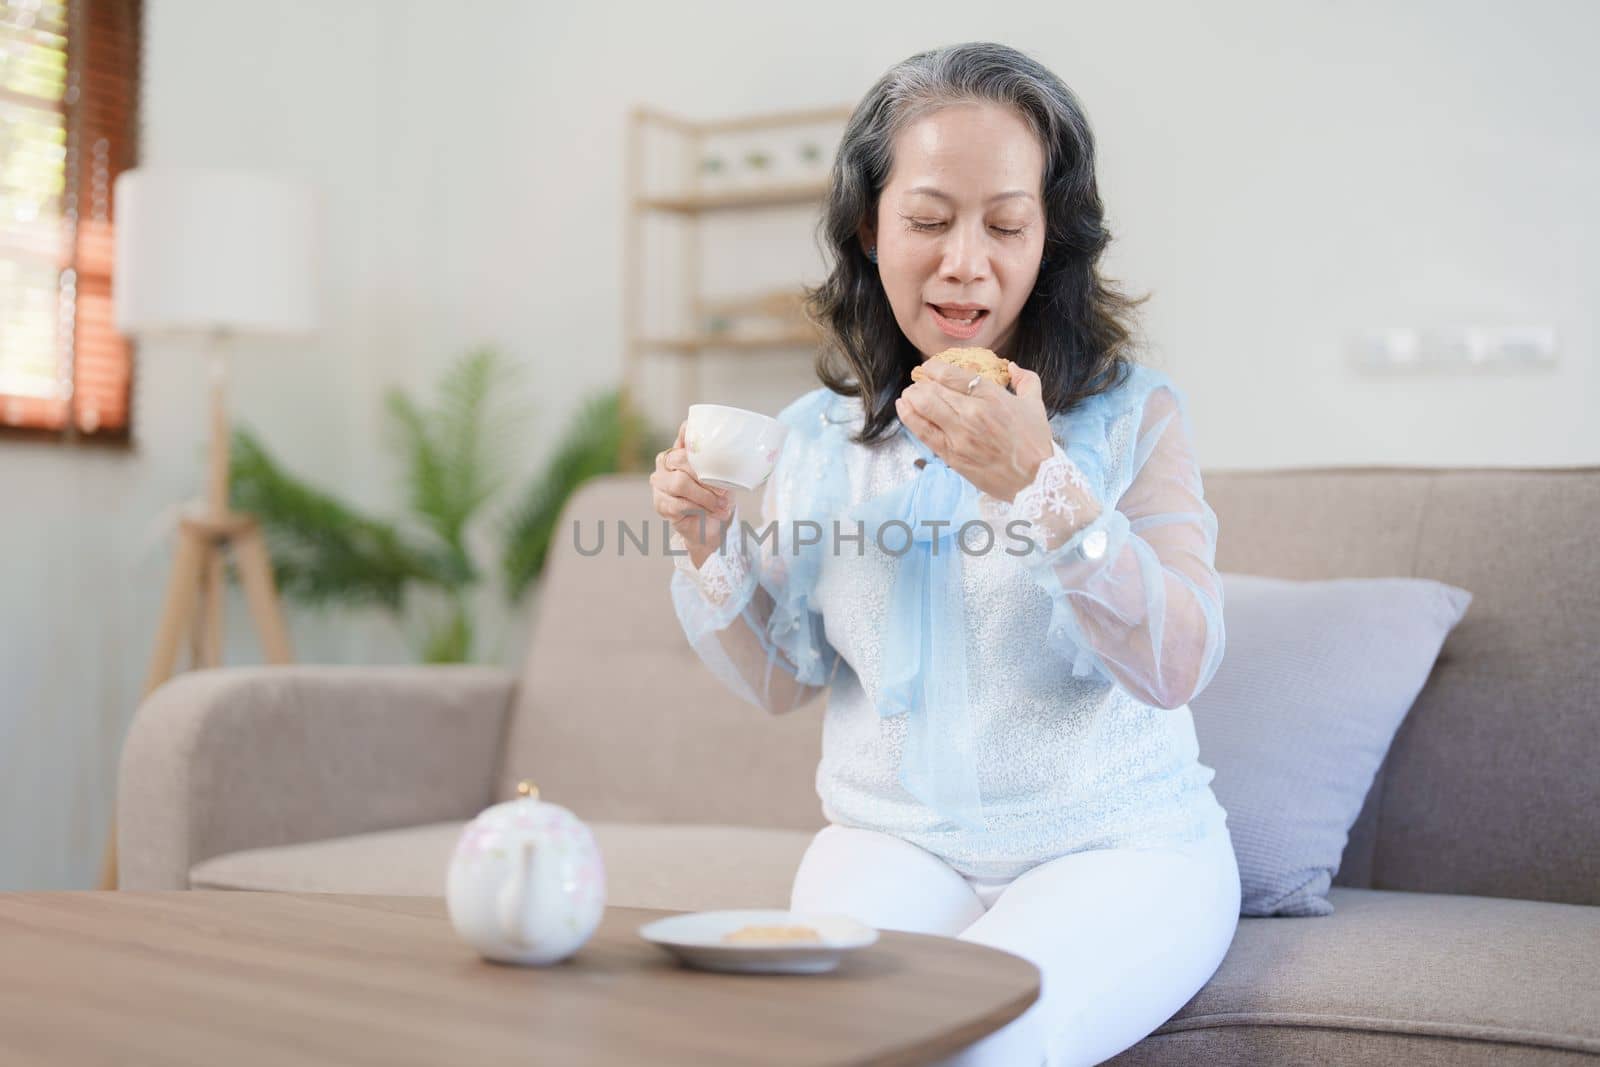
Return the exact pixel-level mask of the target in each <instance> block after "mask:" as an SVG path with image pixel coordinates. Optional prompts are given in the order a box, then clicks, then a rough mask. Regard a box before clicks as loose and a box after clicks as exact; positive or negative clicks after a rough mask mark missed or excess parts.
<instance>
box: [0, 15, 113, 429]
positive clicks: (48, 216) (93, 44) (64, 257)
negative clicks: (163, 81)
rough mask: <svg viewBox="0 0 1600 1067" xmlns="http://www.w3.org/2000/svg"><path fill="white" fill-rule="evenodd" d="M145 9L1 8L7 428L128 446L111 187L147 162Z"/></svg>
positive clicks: (1, 343)
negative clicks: (142, 144) (142, 135)
mask: <svg viewBox="0 0 1600 1067" xmlns="http://www.w3.org/2000/svg"><path fill="white" fill-rule="evenodd" d="M142 7H143V0H0V432H3V433H5V434H6V435H7V436H24V437H38V438H48V439H54V440H62V441H68V440H85V441H106V442H118V443H125V442H126V441H127V440H128V439H129V431H130V425H129V421H130V412H129V397H130V393H131V386H132V373H133V350H132V346H131V344H130V343H129V342H128V341H127V340H125V339H124V338H123V337H122V336H121V335H120V334H118V333H117V331H116V328H115V326H114V325H113V321H112V306H111V267H112V258H113V249H114V247H115V246H114V243H113V242H114V237H113V235H114V229H113V227H114V224H115V220H114V218H113V217H112V215H113V212H112V200H111V193H112V183H113V182H114V181H115V180H116V177H117V175H118V174H120V173H121V172H122V171H123V170H125V169H127V168H129V167H132V166H134V165H135V164H136V163H137V159H138V121H139V120H138V96H139V63H140V53H141V49H140V35H141V28H142Z"/></svg>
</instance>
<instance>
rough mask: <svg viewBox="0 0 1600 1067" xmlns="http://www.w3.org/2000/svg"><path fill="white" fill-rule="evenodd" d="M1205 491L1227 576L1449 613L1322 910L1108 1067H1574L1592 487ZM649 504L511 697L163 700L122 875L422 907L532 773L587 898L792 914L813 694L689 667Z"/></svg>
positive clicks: (539, 640)
mask: <svg viewBox="0 0 1600 1067" xmlns="http://www.w3.org/2000/svg"><path fill="white" fill-rule="evenodd" d="M1206 488H1207V495H1208V497H1209V499H1210V500H1211V501H1212V503H1213V505H1214V507H1215V508H1216V510H1217V513H1218V515H1219V517H1220V520H1221V531H1222V534H1221V543H1220V546H1219V552H1220V558H1219V561H1218V563H1219V566H1220V567H1221V568H1222V569H1223V570H1228V571H1243V572H1250V573H1258V574H1269V575H1277V576H1283V577H1297V578H1326V577H1338V576H1377V575H1421V576H1427V577H1432V578H1437V579H1440V580H1442V581H1446V582H1450V583H1453V584H1456V585H1459V586H1462V587H1463V588H1466V589H1469V590H1471V591H1472V592H1473V593H1474V594H1475V600H1474V602H1473V606H1472V610H1471V612H1470V613H1469V614H1468V616H1467V618H1466V619H1465V620H1464V622H1463V623H1462V624H1461V626H1459V627H1458V628H1457V629H1456V631H1455V632H1454V633H1453V634H1452V635H1451V637H1450V640H1449V642H1448V643H1447V644H1446V645H1445V648H1444V651H1443V653H1442V656H1441V658H1440V661H1439V664H1438V666H1437V668H1436V669H1435V671H1434V674H1433V677H1432V678H1431V679H1430V681H1429V684H1428V686H1427V688H1426V689H1425V690H1424V691H1423V693H1422V695H1421V696H1420V697H1419V698H1418V700H1417V703H1416V705H1415V707H1414V708H1413V709H1412V712H1411V714H1410V716H1409V717H1408V719H1407V721H1406V722H1405V724H1404V725H1403V726H1402V728H1401V730H1400V733H1399V735H1398V736H1397V738H1396V739H1395V743H1394V746H1393V748H1392V749H1391V751H1390V754H1389V758H1388V760H1387V761H1386V762H1385V764H1384V766H1383V769H1382V771H1381V772H1380V774H1379V777H1378V780H1377V781H1376V782H1375V784H1374V786H1373V788H1372V790H1371V792H1370V794H1369V796H1368V800H1367V804H1366V808H1365V809H1364V811H1363V813H1362V815H1361V817H1360V819H1359V821H1358V822H1357V824H1356V826H1355V828H1354V830H1353V832H1352V836H1351V840H1350V844H1349V847H1348V848H1347V849H1346V852H1345V856H1344V863H1343V867H1342V869H1341V870H1340V872H1339V875H1338V878H1337V879H1336V881H1335V888H1334V890H1333V894H1332V899H1333V901H1334V904H1335V907H1336V913H1335V914H1334V915H1332V916H1330V917H1327V918H1316V919H1244V920H1242V921H1241V923H1240V925H1239V930H1238V934H1237V936H1236V938H1235V940H1234V943H1233V946H1232V949H1231V951H1230V952H1229V954H1228V956H1227V958H1226V959H1225V960H1224V962H1223V964H1222V966H1221V968H1220V970H1219V971H1218V973H1217V974H1216V976H1215V977H1214V978H1213V979H1212V980H1211V982H1210V983H1209V984H1208V985H1207V986H1206V987H1205V988H1204V989H1203V990H1201V992H1200V993H1199V994H1198V995H1197V996H1196V997H1195V998H1194V999H1193V1000H1192V1001H1191V1002H1190V1003H1189V1004H1188V1005H1186V1006H1185V1007H1184V1008H1183V1009H1182V1010H1181V1011H1180V1012H1179V1013H1178V1014H1177V1015H1176V1016H1174V1017H1173V1018H1172V1019H1171V1020H1170V1021H1169V1022H1168V1023H1167V1024H1166V1025H1164V1026H1163V1027H1162V1028H1161V1029H1160V1030H1158V1031H1157V1032H1156V1033H1155V1034H1153V1035H1151V1036H1150V1037H1149V1038H1148V1039H1146V1040H1145V1041H1144V1042H1142V1043H1141V1044H1140V1045H1138V1046H1137V1047H1135V1048H1134V1049H1132V1050H1129V1051H1128V1052H1127V1053H1125V1054H1124V1055H1123V1056H1121V1057H1119V1058H1118V1060H1117V1062H1119V1063H1129V1064H1142V1063H1184V1064H1192V1063H1210V1064H1244V1063H1250V1064H1255V1063H1318V1064H1355V1063H1363V1064H1366V1063H1406V1064H1447V1063H1448V1064H1451V1065H1459V1064H1475V1063H1484V1064H1489V1063H1493V1064H1523V1063H1539V1064H1545V1063H1551V1064H1554V1063H1580V1062H1581V1063H1595V1062H1597V1060H1600V655H1597V651H1600V650H1597V648H1596V643H1597V638H1600V548H1597V542H1600V469H1586V470H1574V471H1464V470H1463V471H1424V470H1393V469H1386V470H1359V471H1340V470H1316V471H1296V472H1277V473H1215V472H1214V473H1212V474H1210V475H1209V476H1208V477H1207V478H1206ZM648 497H649V493H648V490H647V486H646V484H645V481H644V479H643V477H642V476H614V477H608V478H605V479H601V480H597V481H595V482H591V483H589V484H588V485H587V486H586V487H585V488H584V490H583V491H582V492H580V493H579V494H578V496H577V497H575V498H574V500H573V501H572V503H571V504H570V505H569V508H568V510H567V513H566V516H565V518H564V520H563V523H562V526H561V529H562V531H563V532H562V534H561V536H560V538H559V544H558V545H557V547H556V549H555V551H554V552H553V554H552V558H551V561H550V570H549V574H548V577H547V579H546V584H545V586H544V588H543V589H542V591H541V593H540V596H539V601H538V604H537V607H536V613H535V617H534V620H533V621H534V628H533V635H532V640H531V642H530V652H529V655H528V659H527V662H526V666H525V668H524V670H523V671H522V673H521V674H520V676H514V675H512V674H509V673H505V672H502V671H498V670H492V669H484V668H438V669H434V668H402V669H394V668H349V667H313V666H307V667H292V668H246V669H226V670H217V671H208V672H201V673H193V674H189V675H185V676H182V677H180V678H178V679H176V680H174V681H173V682H171V683H169V684H168V685H166V686H164V687H163V688H162V689H160V690H159V691H157V692H156V693H155V694H153V695H152V696H151V697H150V699H149V700H148V701H146V702H145V704H144V705H143V706H142V707H141V708H140V710H139V713H138V716H137V718H136V720H135V722H134V724H133V727H132V730H131V732H130V735H129V737H128V741H127V745H126V749H125V752H124V756H123V762H122V769H121V777H120V783H119V793H118V800H119V809H120V813H121V823H120V837H119V848H120V852H119V855H120V878H121V882H122V885H123V886H124V887H126V888H129V889H172V888H183V887H196V888H199V887H206V888H232V889H273V890H313V891H338V892H359V893H408V894H442V892H443V887H444V872H445V868H446V864H447V861H448V858H449V854H450V850H451V848H452V846H453V844H454V841H455V837H456V835H457V833H458V832H459V830H460V828H461V826H462V824H463V821H464V820H466V819H468V818H470V817H471V816H472V815H473V814H475V813H476V812H478V811H479V810H481V809H482V808H484V807H485V806H487V805H488V804H490V803H492V802H494V801H496V800H500V799H506V798H508V797H510V796H512V795H514V790H515V785H516V782H517V781H518V779H521V778H529V779H532V780H533V781H534V782H535V783H536V784H537V785H538V786H539V788H540V790H541V792H542V794H543V797H544V799H546V800H549V801H552V802H555V803H558V804H562V805H564V806H566V807H568V808H570V809H571V810H572V811H574V812H575V813H577V814H578V816H579V817H581V818H583V819H584V820H586V821H587V822H588V823H589V824H590V826H591V827H592V828H593V829H594V831H595V834H596V836H597V838H598V841H599V844H600V847H601V849H602V851H603V853H604V856H605V860H606V865H607V880H608V887H609V900H610V902H611V903H613V904H618V905H630V906H644V907H659V908H674V909H702V908H724V907H786V906H787V905H788V900H789V886H790V879H791V877H792V875H793V873H794V870H795V867H796V865H797V863H798V862H799V859H800V855H801V853H802V851H803V850H804V848H805V846H806V844H807V842H808V841H809V840H810V837H811V835H812V834H813V833H814V832H815V831H816V830H817V829H819V828H820V827H821V826H822V824H823V820H822V817H821V814H820V811H819V805H818V802H817V798H816V794H815V791H814V788H813V773H814V771H815V767H816V761H817V758H818V751H819V742H820V725H821V705H820V703H819V704H813V705H812V706H810V707H807V708H803V709H800V710H799V711H797V712H794V713H792V714H789V715H785V716H780V717H770V716H767V715H764V714H763V713H761V712H759V711H758V710H756V709H755V708H752V707H749V706H747V705H744V704H742V703H740V702H738V701H737V700H736V699H735V698H734V697H732V696H731V695H730V694H728V693H727V692H726V691H724V690H723V689H722V688H721V687H720V686H719V685H718V684H717V683H716V682H715V681H714V680H713V679H712V677H711V675H710V674H709V672H707V671H706V670H705V669H703V668H702V666H701V665H700V663H699V661H698V660H697V659H695V657H694V655H693V653H692V652H691V651H690V649H689V647H688V645H687V644H686V642H685V641H684V639H683V637H682V634H681V632H680V631H679V629H678V626H677V624H676V621H675V619H674V618H673V615H672V610H671V605H670V599H669V597H668V594H667V589H666V580H667V572H668V568H669V567H670V563H669V561H668V560H667V559H666V558H665V557H664V556H663V555H662V554H661V551H660V534H661V532H662V531H661V528H660V524H659V522H658V521H653V520H652V517H651V516H650V513H649V500H648ZM752 503H753V502H752V501H748V500H747V501H746V505H747V506H749V505H750V504H752ZM747 513H749V514H754V512H753V511H748V512H747ZM574 521H578V522H581V523H582V524H583V525H582V529H583V533H584V544H585V545H592V544H593V539H594V537H595V536H596V535H597V532H598V530H599V529H600V528H601V525H602V524H603V525H604V527H605V533H606V542H605V550H604V551H603V552H602V553H601V554H600V555H598V556H593V557H587V556H584V555H582V554H580V553H578V552H577V551H575V549H574V546H573V538H572V536H571V533H572V528H573V523H574ZM620 521H628V522H630V523H632V524H634V528H635V529H636V530H637V529H638V528H639V524H641V523H646V522H650V523H651V524H652V529H651V531H650V537H651V540H650V547H651V554H650V555H648V556H644V555H641V554H640V553H638V552H637V551H634V550H633V547H632V545H631V544H630V545H629V547H628V551H627V552H626V553H625V554H623V555H622V556H620V558H619V555H618V547H617V538H616V526H617V524H618V523H619V522H620ZM1204 756H1205V753H1204V751H1202V752H1201V758H1202V759H1204Z"/></svg>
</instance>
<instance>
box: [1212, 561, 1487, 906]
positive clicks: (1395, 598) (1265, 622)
mask: <svg viewBox="0 0 1600 1067" xmlns="http://www.w3.org/2000/svg"><path fill="white" fill-rule="evenodd" d="M1221 577H1222V587H1223V592H1222V598H1223V608H1222V611H1223V620H1224V623H1225V628H1226V651H1225V653H1224V655H1223V660H1222V663H1221V665H1220V666H1218V668H1217V673H1216V675H1215V676H1214V677H1213V678H1212V679H1211V683H1210V684H1209V685H1208V686H1206V688H1205V689H1204V690H1202V691H1201V693H1200V695H1199V696H1197V697H1195V698H1194V699H1193V700H1192V701H1190V702H1189V709H1190V711H1191V712H1192V713H1193V715H1194V727H1195V734H1196V736H1197V738H1198V739H1199V742H1200V762H1201V763H1203V764H1205V765H1206V766H1208V767H1211V768H1212V769H1213V770H1215V771H1216V777H1215V778H1214V779H1213V780H1212V782H1211V789H1212V791H1213V792H1214V793H1215V794H1216V797H1217V801H1218V802H1219V803H1220V804H1221V805H1222V806H1223V807H1224V808H1225V809H1227V812H1228V830H1229V832H1230V833H1231V834H1232V837H1233V847H1234V852H1235V854H1236V855H1237V857H1238V860H1239V879H1240V882H1241V883H1242V888H1243V898H1242V902H1241V905H1240V908H1239V911H1240V914H1242V915H1253V916H1267V915H1331V914H1332V913H1333V905H1332V904H1331V903H1329V902H1328V899H1327V894H1328V887H1329V886H1330V885H1331V884H1332V883H1333V876H1334V873H1335V872H1336V871H1338V869H1339V860H1340V857H1341V856H1342V855H1343V853H1344V847H1345V843H1346V842H1347V841H1348V840H1349V833H1350V827H1351V826H1353V825H1354V824H1355V821H1356V816H1358V815H1360V814H1361V805H1362V803H1363V802H1364V801H1365V800H1366V796H1367V790H1368V789H1369V788H1370V787H1371V786H1372V780H1373V778H1374V776H1376V774H1377V772H1378V767H1379V765H1381V764H1382V763H1383V759H1384V756H1385V755H1387V754H1388V751H1389V745H1390V743H1391V742H1392V741H1393V740H1394V735H1395V731H1396V730H1398V729H1399V727H1400V723H1401V720H1403V719H1404V718H1405V716H1406V712H1408V711H1409V710H1410V709H1411V704H1412V702H1413V701H1414V700H1415V699H1416V697H1417V694H1418V693H1419V692H1420V691H1421V690H1422V686H1423V683H1425V682H1426V681H1427V680H1428V674H1429V672H1430V671H1431V670H1432V669H1433V662H1434V660H1435V659H1436V658H1437V657H1438V655H1439V649H1440V647H1441V646H1443V644H1444V639H1445V637H1446V635H1448V634H1449V633H1450V631H1451V629H1452V628H1453V627H1454V626H1455V625H1456V623H1457V622H1459V621H1460V620H1461V616H1462V615H1463V614H1465V612H1466V610H1467V605H1468V604H1469V603H1471V602H1472V594H1471V593H1469V592H1467V591H1466V590H1464V589H1457V588H1456V587H1455V586H1452V585H1445V584H1444V583H1442V582H1436V581H1432V580H1430V579H1424V578H1344V579H1336V580H1333V581H1321V582H1302V581H1290V580H1286V579H1279V578H1262V577H1257V576H1253V575H1244V574H1223V575H1222V576H1221Z"/></svg>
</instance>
